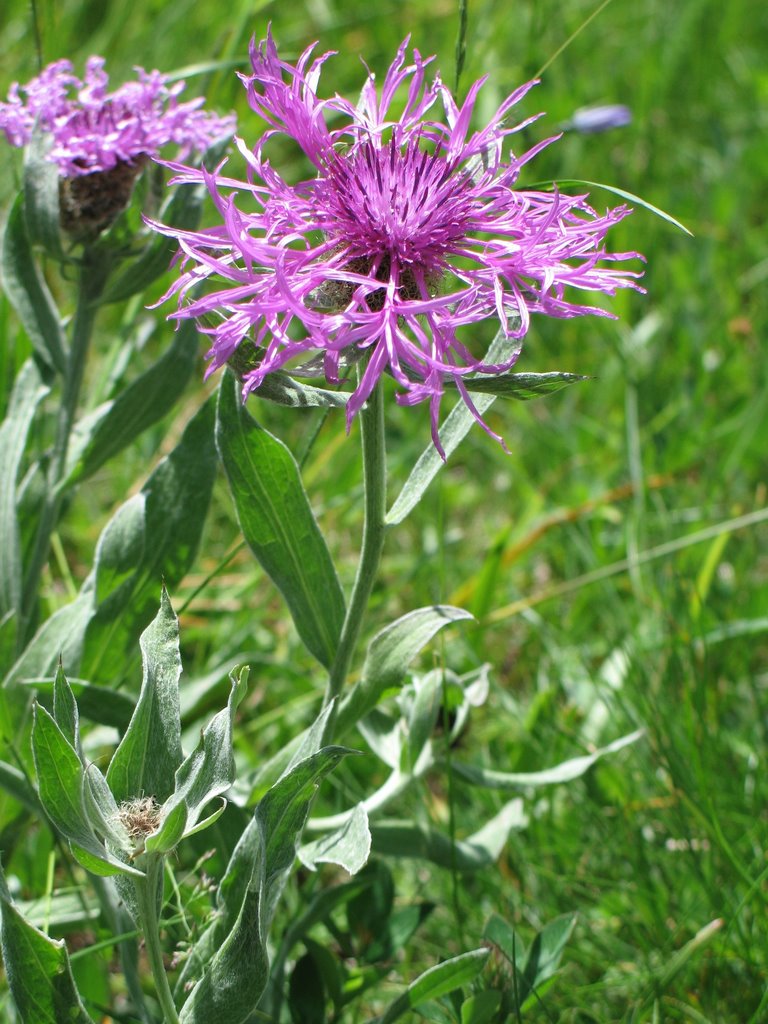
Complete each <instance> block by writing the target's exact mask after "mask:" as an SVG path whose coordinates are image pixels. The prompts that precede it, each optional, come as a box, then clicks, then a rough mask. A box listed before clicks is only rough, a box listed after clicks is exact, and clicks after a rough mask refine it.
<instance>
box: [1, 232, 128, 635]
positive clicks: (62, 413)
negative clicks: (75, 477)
mask: <svg viewBox="0 0 768 1024" xmlns="http://www.w3.org/2000/svg"><path fill="white" fill-rule="evenodd" d="M110 270H111V264H110V261H109V259H108V257H107V256H106V254H105V253H104V252H103V251H102V250H101V249H99V248H95V247H94V248H89V247H86V248H85V249H84V250H83V255H82V260H81V264H80V276H79V285H78V296H77V306H76V310H75V317H74V320H73V323H72V333H71V338H70V346H69V351H68V352H67V362H66V367H65V371H64V378H63V380H62V389H61V404H60V406H59V414H58V419H57V422H56V433H55V437H54V443H53V453H52V455H51V461H50V465H49V468H48V478H47V487H46V494H45V498H44V500H43V507H42V510H41V514H40V520H39V523H38V528H37V534H36V536H35V544H34V548H33V551H32V557H31V559H30V562H29V568H28V569H27V573H26V576H25V579H24V596H23V602H22V615H21V628H20V630H19V634H18V638H19V645H20V649H23V646H24V645H25V644H26V642H27V640H28V638H29V637H28V633H29V631H30V626H31V623H32V622H33V620H34V609H35V603H36V601H37V597H38V588H39V583H40V577H41V575H42V572H43V569H44V567H45V564H46V562H47V561H48V555H49V552H50V547H51V534H52V533H53V531H54V530H55V529H56V525H57V523H58V521H59V514H60V512H61V504H62V501H63V498H64V491H65V488H64V483H65V481H66V477H67V455H68V452H69V444H70V439H71V436H72V428H73V426H74V423H75V416H76V414H77V406H78V402H79V400H80V391H81V389H82V384H83V377H84V375H85V365H86V361H87V357H88V350H89V348H90V343H91V337H92V334H93V325H94V321H95V318H96V313H97V311H98V306H99V298H100V296H101V294H102V292H103V290H104V285H105V284H106V281H107V278H108V276H109V273H110Z"/></svg>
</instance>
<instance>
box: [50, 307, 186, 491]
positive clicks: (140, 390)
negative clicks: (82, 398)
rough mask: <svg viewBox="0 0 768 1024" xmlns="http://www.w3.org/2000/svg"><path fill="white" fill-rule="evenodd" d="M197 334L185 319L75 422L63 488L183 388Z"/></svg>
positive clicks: (161, 412)
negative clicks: (121, 384) (155, 353)
mask: <svg viewBox="0 0 768 1024" xmlns="http://www.w3.org/2000/svg"><path fill="white" fill-rule="evenodd" d="M197 349H198V345H197V332H196V330H195V326H194V324H193V323H192V322H191V321H186V322H185V323H183V324H182V325H181V327H180V328H179V329H178V331H177V332H176V333H175V335H174V339H173V344H171V345H170V346H169V347H168V348H167V349H166V350H165V352H164V353H163V355H162V356H161V357H160V358H159V359H158V360H157V361H156V362H155V363H153V365H152V366H150V367H149V369H148V370H146V371H145V372H144V373H142V374H141V375H140V376H139V377H137V378H136V380H134V381H132V383H130V384H129V385H128V387H126V388H125V389H124V390H123V391H121V392H120V393H119V395H118V396H117V398H115V399H113V400H112V401H110V402H106V403H104V405H101V406H99V408H98V409H96V410H94V412H93V413H91V415H90V416H88V417H86V418H85V419H83V420H80V422H79V423H77V424H76V425H75V430H74V435H73V449H72V451H73V453H74V454H73V456H72V457H71V464H70V469H69V473H68V475H67V480H66V485H65V486H67V487H70V486H72V484H74V483H77V482H79V481H81V480H85V479H86V478H87V477H89V476H92V475H93V474H94V473H95V472H96V470H97V469H100V468H101V466H103V465H104V463H105V462H106V461H107V460H108V459H111V458H112V457H113V456H114V455H116V454H117V453H118V452H120V451H122V450H123V448H125V447H126V445H129V444H131V443H132V442H133V441H134V440H135V439H136V438H137V437H138V436H139V435H140V434H141V433H142V432H143V431H145V430H146V429H147V428H148V427H151V426H152V424H153V423H156V422H157V421H158V420H160V419H162V417H163V416H165V415H166V413H167V412H168V410H169V409H170V408H171V407H172V406H173V404H174V403H175V402H176V400H177V399H178V398H179V396H180V395H181V394H182V392H183V391H184V389H185V387H186V386H187V382H188V381H189V379H190V377H191V375H192V371H193V370H194V368H195V363H196V361H197Z"/></svg>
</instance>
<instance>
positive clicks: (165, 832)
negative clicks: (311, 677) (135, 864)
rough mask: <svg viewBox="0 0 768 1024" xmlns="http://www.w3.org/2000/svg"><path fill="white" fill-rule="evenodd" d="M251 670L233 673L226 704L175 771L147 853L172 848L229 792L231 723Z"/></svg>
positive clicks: (231, 777) (232, 762) (232, 771)
mask: <svg viewBox="0 0 768 1024" xmlns="http://www.w3.org/2000/svg"><path fill="white" fill-rule="evenodd" d="M248 671H249V670H248V668H243V669H241V671H240V673H239V674H238V675H237V676H235V675H234V673H233V674H232V676H231V677H230V680H231V689H230V696H229V701H228V703H227V707H226V708H225V709H224V710H223V711H220V712H219V713H218V714H217V715H216V716H215V717H214V718H213V719H212V720H211V721H210V722H209V723H208V725H207V726H206V727H205V729H203V732H202V735H201V736H200V742H199V743H198V745H197V747H196V749H195V750H194V751H193V752H192V753H191V754H190V755H189V757H187V758H186V759H185V760H184V761H183V762H182V764H181V765H179V767H178V769H177V770H176V776H175V780H174V791H173V793H172V794H171V796H170V798H169V799H168V800H167V802H166V804H165V805H164V807H163V820H162V822H161V825H160V827H159V829H158V830H157V832H156V833H155V834H154V835H150V836H148V837H147V841H146V844H145V845H146V849H147V851H148V852H157V853H164V852H167V851H168V850H171V849H173V847H174V846H175V845H176V843H177V842H178V841H179V840H180V839H181V838H182V837H183V836H184V835H185V834H187V835H188V834H191V832H192V830H194V829H195V826H196V825H197V824H198V820H199V818H200V814H201V812H202V810H203V808H204V807H205V805H206V804H207V803H209V802H210V801H211V800H213V799H214V798H215V797H217V796H220V795H221V794H222V793H226V791H227V790H228V789H229V788H230V786H231V785H232V783H233V782H234V781H235V758H234V754H233V750H232V725H233V719H234V715H235V711H236V710H237V707H238V705H239V703H240V701H241V700H242V699H243V697H244V696H245V692H246V690H247V687H248ZM218 813H220V812H217V815H216V816H218ZM174 815H175V818H174ZM214 820H215V818H214ZM177 822H178V823H177ZM177 832H178V834H176V833H177Z"/></svg>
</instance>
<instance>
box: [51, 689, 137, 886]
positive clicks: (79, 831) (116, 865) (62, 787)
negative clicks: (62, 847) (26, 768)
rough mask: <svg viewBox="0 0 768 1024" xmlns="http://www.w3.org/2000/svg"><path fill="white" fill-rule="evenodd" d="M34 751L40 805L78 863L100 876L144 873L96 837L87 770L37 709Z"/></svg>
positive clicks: (57, 731) (57, 728)
mask: <svg viewBox="0 0 768 1024" xmlns="http://www.w3.org/2000/svg"><path fill="white" fill-rule="evenodd" d="M32 751H33V754H34V758H35V768H36V770H37V785H38V791H39V794H40V801H41V803H42V805H43V807H44V808H45V812H46V814H47V815H48V817H49V818H50V819H51V821H52V822H53V824H54V825H55V826H56V828H57V829H58V830H59V832H61V834H62V835H63V836H65V837H66V838H67V839H68V840H69V841H70V845H71V847H72V852H73V854H74V855H75V857H77V859H78V860H79V861H80V862H81V863H82V864H83V866H84V867H87V868H88V869H89V870H91V871H94V872H95V873H97V874H106V875H113V874H116V873H118V872H120V873H123V874H130V875H136V876H138V877H141V875H142V873H141V872H140V871H137V870H136V869H135V868H133V867H131V866H130V865H128V864H126V863H124V862H123V861H122V860H120V859H119V858H117V857H116V856H114V855H113V854H112V853H110V851H109V850H108V849H107V847H106V846H105V845H104V843H102V842H101V840H100V839H99V838H98V836H97V835H96V832H95V831H94V828H93V825H92V823H91V821H90V820H89V818H88V814H87V811H86V807H85V802H84V788H85V786H86V779H85V768H84V767H83V764H82V762H81V761H80V758H79V757H78V755H77V752H76V751H75V750H74V748H73V747H72V746H71V745H70V744H69V743H68V742H67V739H66V737H65V736H64V734H63V733H62V731H61V729H59V727H58V725H57V724H56V722H55V721H54V720H53V718H52V717H51V716H50V715H49V714H48V712H47V711H46V710H45V708H43V707H41V706H40V705H39V704H38V705H37V706H36V707H35V722H34V726H33V729H32Z"/></svg>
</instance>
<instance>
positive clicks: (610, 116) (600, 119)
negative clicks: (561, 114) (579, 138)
mask: <svg viewBox="0 0 768 1024" xmlns="http://www.w3.org/2000/svg"><path fill="white" fill-rule="evenodd" d="M631 123H632V111H631V110H630V109H629V107H626V106H624V104H623V103H607V104H605V105H604V106H600V107H581V108H580V109H579V110H577V111H576V112H575V113H574V115H573V117H572V118H571V120H570V121H568V122H566V124H564V125H563V128H564V129H566V130H570V131H574V132H582V133H583V134H585V135H590V134H593V133H596V132H607V131H610V130H611V128H623V127H624V126H625V125H628V124H631Z"/></svg>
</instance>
